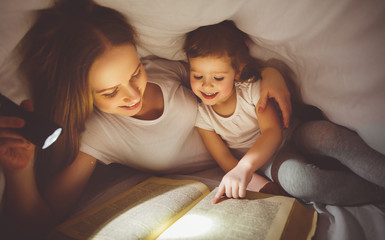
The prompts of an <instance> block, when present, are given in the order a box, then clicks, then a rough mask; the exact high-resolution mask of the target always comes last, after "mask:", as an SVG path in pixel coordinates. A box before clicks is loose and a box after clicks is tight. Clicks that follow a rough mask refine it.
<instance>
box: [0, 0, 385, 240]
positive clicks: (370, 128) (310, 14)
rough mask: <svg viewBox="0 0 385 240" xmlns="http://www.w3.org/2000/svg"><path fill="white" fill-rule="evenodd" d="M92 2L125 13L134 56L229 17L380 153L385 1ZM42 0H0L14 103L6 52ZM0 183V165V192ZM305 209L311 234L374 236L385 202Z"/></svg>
mask: <svg viewBox="0 0 385 240" xmlns="http://www.w3.org/2000/svg"><path fill="white" fill-rule="evenodd" d="M96 2H98V3H100V4H102V5H105V6H108V7H112V8H115V9H118V10H119V11H121V12H122V13H124V14H125V15H126V16H127V18H128V19H129V21H130V22H131V24H133V26H134V27H135V28H136V31H137V33H138V37H139V45H138V47H139V48H138V51H139V54H140V55H141V56H142V57H144V56H147V55H157V56H159V57H162V58H167V59H171V60H185V59H186V57H185V55H184V53H183V51H182V49H181V48H182V44H183V41H184V34H185V33H186V32H188V31H191V30H193V29H195V28H197V27H199V26H202V25H208V24H214V23H217V22H220V21H223V20H225V19H231V20H233V21H234V22H235V24H236V25H237V26H238V28H240V29H241V30H243V31H244V32H246V33H248V34H249V36H250V37H251V39H252V40H253V41H252V42H251V43H250V49H251V51H252V53H253V55H254V56H256V57H259V58H262V59H264V60H268V59H272V58H273V59H278V60H281V61H283V62H285V63H286V64H288V65H289V67H290V68H291V69H292V70H293V72H294V74H295V77H294V78H293V80H294V82H295V84H296V86H297V88H298V90H299V91H298V92H297V93H296V94H297V97H298V98H300V99H301V100H302V101H303V102H304V103H307V104H311V105H314V106H316V107H318V108H319V109H321V110H322V112H323V113H324V115H325V117H326V118H328V119H329V120H331V121H333V122H335V123H337V124H340V125H343V126H346V127H348V128H350V129H353V130H355V131H357V133H358V134H359V135H360V136H361V137H362V138H363V139H364V140H365V141H366V142H367V143H368V144H369V145H370V146H371V147H372V148H374V149H375V150H377V151H379V152H381V153H383V154H385V107H384V103H385V94H384V92H385V67H384V63H385V47H384V46H383V45H384V43H385V1H382V0H368V1H360V0H340V1H332V0H325V1H316V0H294V1H282V0H281V1H279V0H270V1H262V0H238V1H233V0H211V1H206V0H194V1H189V0H162V1H160V0H141V1H135V0H98V1H96ZM51 3H52V1H51V0H30V1H23V0H2V1H1V2H0V13H1V14H0V34H1V37H0V83H1V84H0V92H2V93H4V94H5V95H7V96H8V97H10V98H11V99H13V100H14V101H15V102H20V101H21V100H23V99H25V98H28V97H29V91H28V87H26V86H25V83H24V82H23V80H22V79H21V78H20V77H19V75H18V73H17V71H16V66H17V62H18V59H16V58H14V56H13V54H12V51H13V50H14V48H15V46H16V45H17V43H18V41H19V40H20V39H21V38H22V36H23V35H24V34H25V32H26V31H27V30H28V28H29V27H30V26H31V24H32V23H33V19H34V15H33V10H37V9H42V8H45V7H47V6H49V5H50V4H51ZM105 169H108V170H105V171H106V172H105V173H103V174H110V171H111V169H109V168H105ZM114 171H117V170H114ZM130 171H132V170H130ZM218 174H219V175H220V171H219V170H218V169H213V170H212V171H211V170H210V171H205V172H201V173H196V174H195V175H196V176H195V175H194V176H195V177H197V176H198V177H199V178H202V179H206V180H209V181H211V180H212V181H217V180H218V177H219V175H218ZM112 175H114V174H112ZM124 175H125V174H123V173H121V175H117V174H115V175H114V176H115V177H111V181H110V182H109V183H108V184H107V185H105V186H104V188H103V189H101V188H100V189H94V188H93V189H91V190H88V193H89V194H90V195H89V196H88V199H91V196H92V197H95V196H97V195H98V194H97V193H100V192H101V191H102V190H103V191H105V190H106V189H107V186H108V187H112V186H114V185H115V184H117V185H116V186H122V184H123V183H122V182H125V181H127V179H124ZM117 176H120V177H117ZM2 186H4V178H3V177H2V175H1V170H0V193H1V191H2V189H3V187H2ZM95 186H96V185H95ZM113 189H118V187H115V188H113ZM116 191H118V190H116ZM91 193H92V194H91ZM98 199H99V201H100V199H101V198H100V197H99V198H98ZM313 207H314V208H315V209H316V210H317V212H318V213H319V221H318V226H317V232H316V235H315V237H314V239H320V240H321V239H322V240H323V239H330V240H332V239H336V240H337V239H338V240H341V239H349V240H352V239H371V240H372V239H374V240H375V239H383V238H384V236H385V200H384V204H377V205H363V206H354V207H338V206H330V205H320V204H315V203H314V204H313ZM0 238H1V236H0Z"/></svg>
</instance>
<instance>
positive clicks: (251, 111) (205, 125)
mask: <svg viewBox="0 0 385 240" xmlns="http://www.w3.org/2000/svg"><path fill="white" fill-rule="evenodd" d="M234 87H235V90H236V95H237V106H236V108H235V111H234V113H233V114H232V115H231V116H230V117H222V116H220V115H218V114H217V113H216V112H215V111H214V109H213V108H212V107H211V106H208V105H205V104H203V103H200V104H199V107H198V109H199V114H198V116H197V121H196V123H195V125H196V126H197V127H199V128H202V129H206V130H210V131H215V132H216V133H217V134H218V135H219V136H221V138H222V140H223V141H224V142H225V143H226V145H227V146H228V147H229V148H230V149H237V150H239V151H241V153H242V154H245V153H246V152H247V151H248V150H249V149H250V148H251V146H252V145H253V144H254V143H255V140H256V139H257V138H258V136H259V135H261V132H260V129H259V125H258V118H257V115H256V112H255V106H256V105H257V103H258V100H259V97H260V92H259V90H260V81H256V82H252V83H239V82H236V83H235V86H234ZM237 157H239V156H237Z"/></svg>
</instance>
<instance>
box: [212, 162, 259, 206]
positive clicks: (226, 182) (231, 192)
mask: <svg viewBox="0 0 385 240" xmlns="http://www.w3.org/2000/svg"><path fill="white" fill-rule="evenodd" d="M251 177H252V172H250V171H249V170H248V169H247V168H245V167H243V166H241V165H240V164H238V165H237V166H236V167H235V168H233V169H232V170H231V171H229V172H228V173H227V174H226V175H225V176H224V177H223V178H222V181H221V183H220V184H219V187H218V191H217V193H216V194H215V197H214V198H213V200H212V202H213V203H214V204H215V203H218V202H219V200H220V199H221V197H222V196H223V194H226V197H228V198H244V197H246V187H247V185H248V184H249V182H250V180H251Z"/></svg>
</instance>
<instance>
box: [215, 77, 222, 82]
mask: <svg viewBox="0 0 385 240" xmlns="http://www.w3.org/2000/svg"><path fill="white" fill-rule="evenodd" d="M214 79H215V80H217V81H222V80H223V79H224V77H214Z"/></svg>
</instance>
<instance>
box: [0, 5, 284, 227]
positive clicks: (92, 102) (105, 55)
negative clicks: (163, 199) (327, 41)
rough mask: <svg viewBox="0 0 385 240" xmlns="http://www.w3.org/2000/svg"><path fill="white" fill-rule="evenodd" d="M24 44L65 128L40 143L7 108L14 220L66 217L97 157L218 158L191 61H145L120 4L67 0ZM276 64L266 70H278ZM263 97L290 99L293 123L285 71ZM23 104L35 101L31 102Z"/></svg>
mask: <svg viewBox="0 0 385 240" xmlns="http://www.w3.org/2000/svg"><path fill="white" fill-rule="evenodd" d="M74 4H75V5H76V6H74ZM22 50H23V51H22V53H23V57H24V62H23V64H22V65H21V66H22V70H23V71H24V72H25V73H26V76H27V78H28V79H29V80H30V83H31V87H32V93H33V100H34V105H35V111H36V112H38V113H40V114H42V115H45V116H46V117H48V118H50V119H52V120H54V121H56V122H57V123H59V124H60V125H61V126H62V127H63V129H64V133H63V135H62V136H61V137H60V138H59V140H58V141H57V142H56V143H55V144H54V145H53V146H51V147H50V148H48V149H47V150H44V151H42V150H37V149H35V147H34V146H33V145H32V144H31V143H29V142H27V141H26V140H25V139H24V138H22V137H21V136H19V135H17V134H15V133H13V132H12V131H11V128H17V127H21V126H22V125H23V121H22V120H20V119H16V118H12V117H0V139H1V142H0V164H1V165H2V166H3V168H4V171H5V175H6V180H7V188H6V199H5V210H6V214H7V215H8V217H9V219H10V221H12V222H13V223H17V224H14V225H17V226H21V225H22V226H23V227H27V226H28V228H30V230H31V231H33V232H39V231H41V230H42V229H44V228H45V227H47V226H50V225H52V224H55V222H57V221H58V220H60V219H62V218H63V217H64V216H66V214H68V213H69V210H70V209H71V208H72V207H73V205H74V204H75V202H76V201H77V199H78V198H79V196H80V194H81V193H82V191H83V190H84V188H85V186H86V184H87V182H88V180H89V178H90V176H91V175H92V173H93V171H94V169H95V166H96V163H97V160H99V161H101V162H104V163H106V164H108V163H110V162H118V163H121V164H125V165H128V166H132V167H135V168H138V169H142V170H149V171H156V172H169V171H182V170H183V171H189V170H190V171H192V170H197V169H204V168H207V167H208V166H210V165H212V164H213V163H214V162H213V161H212V160H211V158H210V156H209V154H208V152H207V150H206V149H205V147H204V145H203V143H202V142H201V139H200V137H199V135H198V133H197V132H196V130H195V128H194V123H195V115H196V108H197V103H196V99H195V97H194V96H193V94H192V93H191V92H190V91H189V90H188V89H187V88H184V87H183V86H182V85H181V82H183V80H186V82H188V81H187V80H188V79H187V77H188V74H187V71H186V69H185V67H184V65H183V64H182V63H177V62H170V61H165V60H159V59H158V60H151V59H147V60H143V61H141V60H140V59H139V58H138V54H137V51H136V48H135V34H134V31H133V29H132V27H131V26H130V25H129V24H128V23H127V21H126V19H125V18H124V17H123V16H122V15H121V14H120V13H118V12H116V11H114V10H112V9H109V8H105V7H101V6H99V5H96V4H94V3H92V2H90V1H63V2H62V3H60V2H59V3H58V4H56V5H55V6H54V7H52V8H50V9H47V10H44V11H42V12H41V14H40V16H39V18H38V19H37V22H36V24H35V25H34V26H33V27H32V28H31V30H30V31H29V32H28V34H27V35H26V37H25V39H24V41H23V42H22ZM272 71H274V69H271V68H268V69H266V71H263V72H262V76H263V77H264V78H269V76H270V77H271V76H277V75H276V73H274V75H269V74H270V73H272ZM266 85H267V86H266ZM262 96H265V97H264V98H263V97H262V99H263V101H264V102H265V101H266V99H267V96H271V97H275V98H276V99H277V101H278V102H279V103H280V104H281V105H283V106H286V107H283V115H284V116H285V119H286V123H287V122H288V121H287V119H288V116H289V115H290V101H289V100H288V99H289V96H290V94H289V93H288V90H287V88H286V85H285V83H284V81H283V78H281V76H280V75H278V77H274V78H273V79H272V80H268V81H266V80H264V81H263V84H262ZM23 106H24V107H25V108H27V109H31V103H30V102H24V103H23ZM262 106H264V103H262ZM86 121H87V123H86ZM35 152H36V154H35ZM34 159H36V161H34ZM35 165H36V166H35ZM34 169H36V178H37V179H38V181H36V179H35V170H34ZM41 193H42V194H41Z"/></svg>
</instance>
